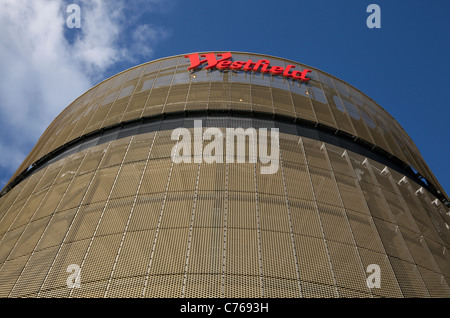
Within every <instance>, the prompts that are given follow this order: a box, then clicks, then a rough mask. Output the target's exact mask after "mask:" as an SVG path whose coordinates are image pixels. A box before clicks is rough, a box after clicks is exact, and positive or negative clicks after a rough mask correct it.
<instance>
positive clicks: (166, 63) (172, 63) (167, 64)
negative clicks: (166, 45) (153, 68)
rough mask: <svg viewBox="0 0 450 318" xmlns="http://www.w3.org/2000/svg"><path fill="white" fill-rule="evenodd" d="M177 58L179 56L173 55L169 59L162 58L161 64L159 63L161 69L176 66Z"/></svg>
mask: <svg viewBox="0 0 450 318" xmlns="http://www.w3.org/2000/svg"><path fill="white" fill-rule="evenodd" d="M179 59H180V58H179V57H174V58H171V59H165V60H163V61H162V65H161V70H163V69H166V68H172V67H174V66H177V64H178V60H179Z"/></svg>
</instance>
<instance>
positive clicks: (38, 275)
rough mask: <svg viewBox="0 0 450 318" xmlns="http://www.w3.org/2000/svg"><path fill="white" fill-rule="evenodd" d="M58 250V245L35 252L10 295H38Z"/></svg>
mask: <svg viewBox="0 0 450 318" xmlns="http://www.w3.org/2000/svg"><path fill="white" fill-rule="evenodd" d="M57 250H58V248H57V247H50V248H48V249H45V250H43V251H39V252H36V253H34V254H33V255H32V256H31V257H30V259H29V260H28V263H27V264H26V266H25V269H24V270H23V272H22V273H21V275H20V276H19V278H18V280H17V282H16V284H15V285H14V288H13V289H12V290H11V293H10V295H9V297H36V296H37V292H38V290H39V289H40V287H41V286H42V283H43V282H44V279H45V276H46V275H47V273H48V270H49V268H50V265H51V264H52V262H53V259H54V257H55V255H56V252H57Z"/></svg>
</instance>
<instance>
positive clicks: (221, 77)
mask: <svg viewBox="0 0 450 318" xmlns="http://www.w3.org/2000/svg"><path fill="white" fill-rule="evenodd" d="M210 74H211V80H212V81H213V82H220V81H223V82H228V78H229V76H230V74H231V72H230V71H228V70H223V71H221V70H213V71H211V72H210Z"/></svg>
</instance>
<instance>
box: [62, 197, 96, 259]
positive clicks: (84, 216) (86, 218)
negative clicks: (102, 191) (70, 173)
mask: <svg viewBox="0 0 450 318" xmlns="http://www.w3.org/2000/svg"><path fill="white" fill-rule="evenodd" d="M104 206H105V203H104V202H99V203H94V204H89V205H83V206H81V207H80V208H79V209H78V210H77V211H76V215H75V217H74V219H73V220H72V221H71V222H72V224H71V225H70V228H69V230H68V233H67V237H66V239H65V242H66V243H67V242H75V241H80V240H85V239H90V238H91V237H92V236H93V235H94V232H95V229H96V228H97V224H98V221H99V220H100V217H101V215H102V211H103V208H104ZM79 265H81V264H79Z"/></svg>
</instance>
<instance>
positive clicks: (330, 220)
mask: <svg viewBox="0 0 450 318" xmlns="http://www.w3.org/2000/svg"><path fill="white" fill-rule="evenodd" d="M318 211H319V217H320V219H321V222H322V227H323V232H324V236H325V238H326V239H327V240H333V241H336V242H342V243H346V244H350V245H354V240H353V235H352V232H351V228H350V227H349V223H348V220H347V215H346V214H345V212H344V209H342V208H338V207H335V206H331V205H326V204H322V203H318Z"/></svg>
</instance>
